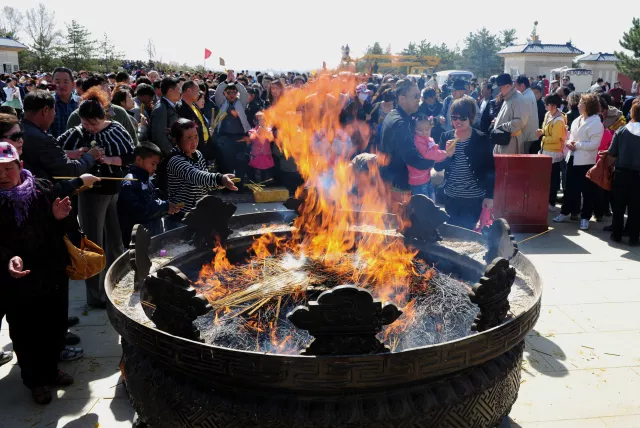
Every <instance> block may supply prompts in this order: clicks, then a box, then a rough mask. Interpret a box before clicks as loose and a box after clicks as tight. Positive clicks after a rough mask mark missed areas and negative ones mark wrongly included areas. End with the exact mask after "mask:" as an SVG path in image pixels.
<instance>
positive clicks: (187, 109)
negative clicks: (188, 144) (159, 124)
mask: <svg viewBox="0 0 640 428" xmlns="http://www.w3.org/2000/svg"><path fill="white" fill-rule="evenodd" d="M196 108H197V107H196ZM176 113H177V114H178V117H179V118H180V119H189V120H192V121H193V122H195V124H196V127H197V129H198V150H200V152H201V153H202V155H203V156H204V158H205V159H206V160H213V159H214V158H215V153H214V148H213V144H212V140H211V135H209V140H207V141H206V142H205V141H204V128H203V127H202V122H200V119H198V116H196V114H195V112H194V111H193V109H192V108H191V106H190V105H189V104H187V103H185V102H184V101H183V100H180V101H178V102H177V103H176ZM202 116H203V117H204V114H203V115H202ZM205 123H206V119H205Z"/></svg>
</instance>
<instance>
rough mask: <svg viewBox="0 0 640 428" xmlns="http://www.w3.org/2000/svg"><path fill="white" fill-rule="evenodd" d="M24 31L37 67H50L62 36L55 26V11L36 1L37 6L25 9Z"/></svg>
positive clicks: (57, 52)
mask: <svg viewBox="0 0 640 428" xmlns="http://www.w3.org/2000/svg"><path fill="white" fill-rule="evenodd" d="M24 31H25V32H26V33H27V36H28V38H29V45H30V47H31V50H32V52H33V55H34V57H35V62H36V64H37V65H38V67H41V68H43V69H48V68H50V66H51V64H52V62H53V60H54V58H55V57H56V56H58V54H59V53H60V52H59V51H60V44H61V38H62V33H61V32H60V30H59V29H57V28H56V13H55V12H54V11H50V10H47V8H46V7H45V5H44V4H43V3H38V6H36V7H35V8H33V9H29V10H28V11H27V22H26V25H25V26H24Z"/></svg>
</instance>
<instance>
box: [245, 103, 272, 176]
mask: <svg viewBox="0 0 640 428" xmlns="http://www.w3.org/2000/svg"><path fill="white" fill-rule="evenodd" d="M256 120H257V122H258V126H256V127H255V128H254V129H252V130H250V131H249V146H250V149H249V150H250V152H249V178H250V179H251V180H252V181H253V182H255V183H260V182H263V181H266V180H268V179H270V178H273V176H274V166H275V161H274V160H273V153H272V151H271V142H272V141H273V140H274V137H273V132H272V131H271V128H268V127H266V126H265V124H264V122H265V120H264V113H262V112H259V113H257V114H256Z"/></svg>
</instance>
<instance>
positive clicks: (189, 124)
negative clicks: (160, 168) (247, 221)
mask: <svg viewBox="0 0 640 428" xmlns="http://www.w3.org/2000/svg"><path fill="white" fill-rule="evenodd" d="M171 138H172V139H173V144H174V145H175V146H174V148H173V150H172V152H171V154H170V155H169V158H168V160H167V162H166V165H167V169H166V175H167V190H168V193H169V202H172V203H174V204H176V205H179V206H182V208H181V209H180V212H179V213H178V214H174V215H173V216H171V217H169V222H168V223H169V227H168V229H173V228H175V227H178V226H179V225H181V223H180V221H181V220H182V218H183V217H184V215H185V213H187V212H189V211H191V210H193V209H194V208H195V206H196V202H198V201H199V200H200V199H201V198H202V197H204V196H206V195H207V193H209V191H211V190H213V189H222V188H226V189H229V190H238V188H237V187H236V186H235V184H234V183H233V181H232V179H233V178H234V175H233V174H224V175H223V174H218V173H211V172H209V171H208V168H207V162H206V160H205V158H204V156H203V155H202V153H200V151H199V150H197V148H198V128H197V127H196V124H195V122H193V121H192V120H189V119H178V120H177V121H176V122H174V123H173V125H171Z"/></svg>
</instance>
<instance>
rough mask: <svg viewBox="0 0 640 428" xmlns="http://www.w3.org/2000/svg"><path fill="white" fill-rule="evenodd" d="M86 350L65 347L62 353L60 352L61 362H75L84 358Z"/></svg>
mask: <svg viewBox="0 0 640 428" xmlns="http://www.w3.org/2000/svg"><path fill="white" fill-rule="evenodd" d="M83 355H84V350H83V349H82V348H72V347H70V346H65V347H64V349H63V350H62V352H60V361H74V360H78V359H80V358H82V356H83Z"/></svg>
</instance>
